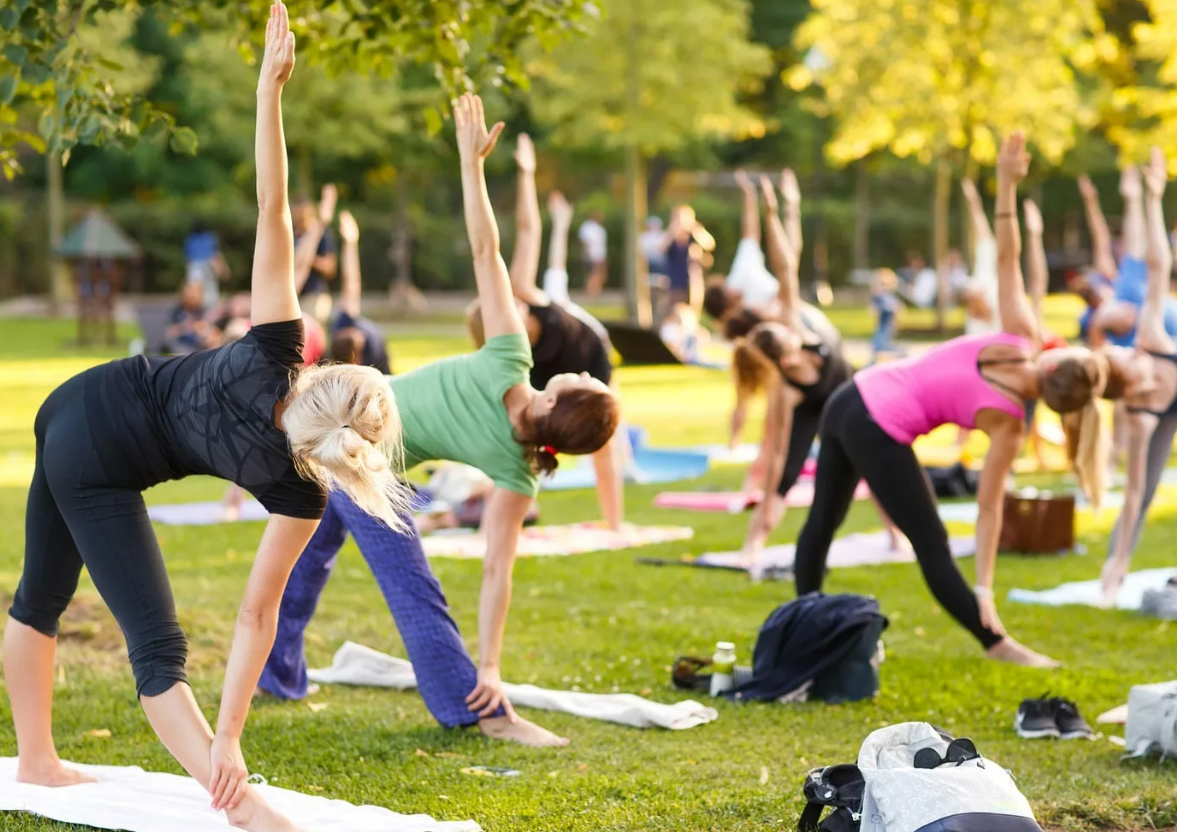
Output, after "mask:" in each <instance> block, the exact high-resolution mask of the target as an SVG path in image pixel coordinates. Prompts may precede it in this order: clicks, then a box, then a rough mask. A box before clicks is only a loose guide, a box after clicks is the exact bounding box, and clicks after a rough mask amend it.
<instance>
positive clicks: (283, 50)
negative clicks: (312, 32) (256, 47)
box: [257, 2, 294, 90]
mask: <svg viewBox="0 0 1177 832" xmlns="http://www.w3.org/2000/svg"><path fill="white" fill-rule="evenodd" d="M292 72H294V33H293V32H291V31H290V16H289V15H288V14H287V12H286V4H284V3H281V2H278V3H275V4H274V5H272V6H270V19H269V21H267V23H266V48H265V52H264V53H263V54H262V68H261V72H260V73H259V75H258V82H257V83H258V87H269V88H273V89H279V90H280V89H282V87H283V86H284V85H285V84H286V82H287V81H289V80H290V74H291V73H292Z"/></svg>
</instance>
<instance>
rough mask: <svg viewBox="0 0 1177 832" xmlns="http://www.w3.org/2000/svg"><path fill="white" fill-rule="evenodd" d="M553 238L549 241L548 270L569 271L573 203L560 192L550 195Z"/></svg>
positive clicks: (549, 208) (549, 210)
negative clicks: (569, 242) (569, 239)
mask: <svg viewBox="0 0 1177 832" xmlns="http://www.w3.org/2000/svg"><path fill="white" fill-rule="evenodd" d="M548 214H549V215H550V216H551V218H552V236H551V238H550V239H549V240H548V268H549V269H559V270H560V271H567V270H568V232H569V231H570V230H571V229H572V203H570V202H569V201H568V200H567V198H566V197H565V196H564V194H562V193H560V192H559V191H552V193H551V194H549V195H548Z"/></svg>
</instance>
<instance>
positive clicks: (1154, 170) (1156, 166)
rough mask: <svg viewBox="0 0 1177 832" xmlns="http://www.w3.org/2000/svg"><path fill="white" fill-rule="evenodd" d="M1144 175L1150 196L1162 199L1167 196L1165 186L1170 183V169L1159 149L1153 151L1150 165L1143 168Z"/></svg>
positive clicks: (1155, 148) (1149, 161)
mask: <svg viewBox="0 0 1177 832" xmlns="http://www.w3.org/2000/svg"><path fill="white" fill-rule="evenodd" d="M1140 172H1141V173H1142V174H1143V175H1144V186H1145V188H1147V189H1148V195H1149V196H1151V197H1154V198H1156V199H1160V198H1161V197H1163V196H1164V195H1165V185H1167V184H1168V183H1169V168H1168V164H1167V163H1166V161H1165V153H1164V151H1162V150H1161V149H1160V148H1159V147H1154V148H1153V149H1152V154H1151V155H1150V156H1149V160H1148V164H1147V165H1145V166H1144V167H1143V168H1141V171H1140Z"/></svg>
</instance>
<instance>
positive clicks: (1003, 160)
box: [994, 130, 1041, 344]
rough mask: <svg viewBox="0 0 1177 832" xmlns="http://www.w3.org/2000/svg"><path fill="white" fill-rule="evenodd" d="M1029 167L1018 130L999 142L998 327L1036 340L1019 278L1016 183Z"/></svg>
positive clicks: (1037, 338) (1020, 269)
mask: <svg viewBox="0 0 1177 832" xmlns="http://www.w3.org/2000/svg"><path fill="white" fill-rule="evenodd" d="M1029 167H1030V154H1029V153H1027V152H1026V140H1025V137H1024V136H1023V135H1022V133H1021V131H1020V130H1019V131H1015V132H1014V133H1013V134H1012V135H1010V136H1009V138H1007V139H1006V140H1005V142H1003V143H1002V146H1001V153H1000V155H999V156H998V159H997V209H996V211H995V212H994V219H995V221H996V222H997V309H998V314H999V315H1000V316H1001V328H1002V330H1004V331H1005V332H1008V333H1010V334H1011V335H1020V336H1022V337H1023V338H1028V339H1029V340H1030V341H1033V342H1034V343H1035V344H1037V343H1038V342H1039V338H1040V337H1041V336H1040V333H1039V332H1038V326H1037V323H1036V322H1035V320H1034V312H1033V310H1032V309H1031V308H1030V301H1029V300H1028V299H1027V297H1026V287H1025V285H1024V283H1023V280H1022V264H1021V256H1022V239H1021V235H1020V233H1019V228H1018V183H1019V182H1020V181H1021V180H1022V179H1023V178H1024V177H1025V176H1026V173H1027V172H1028V170H1029Z"/></svg>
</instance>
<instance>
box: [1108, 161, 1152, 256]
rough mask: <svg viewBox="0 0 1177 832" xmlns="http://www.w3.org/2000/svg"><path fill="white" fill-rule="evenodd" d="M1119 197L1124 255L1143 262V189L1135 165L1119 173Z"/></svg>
mask: <svg viewBox="0 0 1177 832" xmlns="http://www.w3.org/2000/svg"><path fill="white" fill-rule="evenodd" d="M1120 195H1121V196H1122V197H1124V227H1123V229H1122V230H1121V234H1120V238H1121V240H1122V242H1123V244H1124V254H1126V255H1127V256H1128V257H1135V258H1136V259H1137V260H1143V259H1144V252H1145V248H1146V244H1145V237H1146V236H1147V235H1146V233H1145V230H1144V189H1143V188H1142V187H1141V183H1140V171H1139V169H1137V167H1136V166H1135V165H1129V166H1128V167H1126V168H1124V170H1123V172H1122V173H1121V175H1120ZM1114 274H1115V272H1112V275H1114ZM1110 276H1111V275H1109V277H1110Z"/></svg>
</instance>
